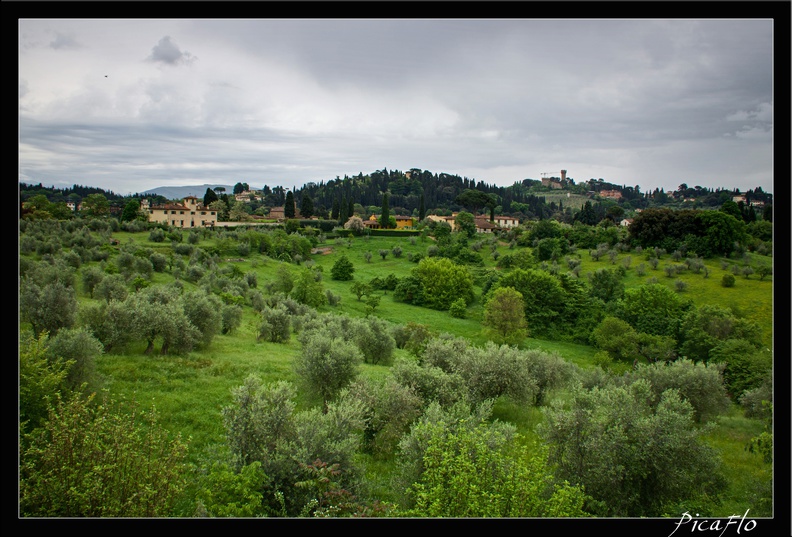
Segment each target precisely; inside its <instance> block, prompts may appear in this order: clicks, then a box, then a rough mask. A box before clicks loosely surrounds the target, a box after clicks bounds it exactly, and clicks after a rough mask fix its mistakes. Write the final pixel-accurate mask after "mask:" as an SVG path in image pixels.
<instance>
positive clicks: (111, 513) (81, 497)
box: [19, 394, 187, 518]
mask: <svg viewBox="0 0 792 537" xmlns="http://www.w3.org/2000/svg"><path fill="white" fill-rule="evenodd" d="M93 399H94V395H90V396H88V397H87V398H84V397H82V396H81V395H80V394H74V395H72V396H69V397H64V398H61V397H60V395H57V396H56V399H55V401H53V404H52V406H51V407H50V410H49V416H48V420H47V422H46V423H45V424H44V426H43V428H42V429H41V430H39V431H35V432H34V433H32V434H30V435H29V436H28V437H27V441H28V442H29V447H28V448H27V449H26V450H25V451H24V453H23V454H22V456H21V463H20V484H19V491H20V499H19V503H20V512H21V513H22V515H23V516H35V517H143V518H146V517H164V516H169V515H171V514H172V510H173V507H174V505H175V502H176V499H177V498H178V497H179V495H180V494H181V493H182V491H183V490H184V488H185V484H186V482H185V478H184V476H185V475H186V472H187V468H186V464H185V458H186V454H187V443H185V442H184V441H182V439H181V437H180V435H177V436H176V437H175V438H173V439H170V438H168V435H167V433H166V431H165V430H164V429H162V428H161V427H160V426H159V424H158V422H157V419H158V416H157V413H156V411H155V410H154V409H152V410H151V411H150V412H144V411H142V410H140V409H139V408H138V407H137V405H136V404H135V403H131V404H122V405H121V409H119V410H114V407H115V406H116V403H114V402H113V401H111V400H109V399H106V400H104V401H102V402H100V403H99V404H93ZM108 446H112V449H108Z"/></svg>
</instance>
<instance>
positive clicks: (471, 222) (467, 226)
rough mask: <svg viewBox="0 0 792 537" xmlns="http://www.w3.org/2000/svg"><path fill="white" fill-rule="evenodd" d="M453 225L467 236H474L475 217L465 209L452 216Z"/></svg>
mask: <svg viewBox="0 0 792 537" xmlns="http://www.w3.org/2000/svg"><path fill="white" fill-rule="evenodd" d="M454 227H456V229H457V230H458V231H460V232H462V233H464V234H465V235H467V236H468V237H469V238H473V237H475V236H476V218H475V217H474V216H473V215H472V214H470V213H468V212H465V211H461V212H459V213H458V214H457V215H456V218H454Z"/></svg>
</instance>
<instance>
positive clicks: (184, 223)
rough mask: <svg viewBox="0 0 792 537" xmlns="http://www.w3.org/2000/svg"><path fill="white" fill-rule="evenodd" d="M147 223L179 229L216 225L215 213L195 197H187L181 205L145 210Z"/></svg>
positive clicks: (161, 206)
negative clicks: (157, 223)
mask: <svg viewBox="0 0 792 537" xmlns="http://www.w3.org/2000/svg"><path fill="white" fill-rule="evenodd" d="M140 207H141V209H142V210H145V212H147V213H148V220H149V222H159V223H161V224H167V225H169V226H174V227H180V228H194V227H207V226H214V225H215V224H217V211H213V210H211V209H209V208H207V207H204V206H203V203H202V202H200V201H199V200H198V198H196V197H195V196H187V197H186V198H184V199H183V200H182V202H181V203H178V202H170V203H166V204H164V205H154V206H151V207H148V201H147V200H146V207H147V209H143V204H141V206H140Z"/></svg>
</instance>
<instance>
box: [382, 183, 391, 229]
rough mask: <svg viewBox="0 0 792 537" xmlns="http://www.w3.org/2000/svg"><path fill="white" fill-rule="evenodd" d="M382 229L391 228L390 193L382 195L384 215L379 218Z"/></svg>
mask: <svg viewBox="0 0 792 537" xmlns="http://www.w3.org/2000/svg"><path fill="white" fill-rule="evenodd" d="M379 223H380V227H382V228H383V229H388V228H390V207H389V206H388V193H387V192H384V193H383V194H382V214H381V215H380V218H379Z"/></svg>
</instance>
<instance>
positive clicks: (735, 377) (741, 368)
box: [710, 339, 773, 400]
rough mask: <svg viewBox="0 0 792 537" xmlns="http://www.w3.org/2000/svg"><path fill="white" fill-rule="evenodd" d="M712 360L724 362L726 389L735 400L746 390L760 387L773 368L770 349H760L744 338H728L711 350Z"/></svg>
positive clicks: (719, 362) (718, 362)
mask: <svg viewBox="0 0 792 537" xmlns="http://www.w3.org/2000/svg"><path fill="white" fill-rule="evenodd" d="M710 361H711V362H714V363H716V364H723V365H724V367H725V369H724V371H723V380H724V382H725V384H726V389H727V390H728V392H729V394H730V395H731V396H732V398H734V399H735V400H737V399H739V398H740V397H741V396H742V395H743V393H744V392H745V391H746V390H751V389H754V388H757V387H759V386H760V385H761V384H762V381H763V380H764V378H765V377H766V376H767V375H768V373H769V372H770V371H771V370H772V368H773V356H772V354H771V353H770V351H769V350H761V349H758V348H757V347H756V346H755V345H753V344H751V343H750V342H749V341H746V340H744V339H727V340H724V341H721V342H719V343H718V344H717V345H716V346H715V347H714V348H713V349H712V350H711V351H710Z"/></svg>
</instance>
